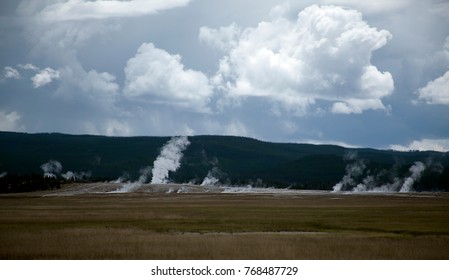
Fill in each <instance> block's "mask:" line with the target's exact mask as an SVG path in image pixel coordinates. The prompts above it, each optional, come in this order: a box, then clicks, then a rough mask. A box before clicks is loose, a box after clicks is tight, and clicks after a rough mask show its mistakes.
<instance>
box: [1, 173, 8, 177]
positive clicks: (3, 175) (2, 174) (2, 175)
mask: <svg viewBox="0 0 449 280" xmlns="http://www.w3.org/2000/svg"><path fill="white" fill-rule="evenodd" d="M6 175H8V172H2V173H0V178H3V177H5V176H6Z"/></svg>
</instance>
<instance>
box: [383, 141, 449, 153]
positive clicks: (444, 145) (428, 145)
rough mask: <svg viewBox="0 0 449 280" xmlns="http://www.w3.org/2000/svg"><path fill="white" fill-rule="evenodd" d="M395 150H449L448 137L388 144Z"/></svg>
mask: <svg viewBox="0 0 449 280" xmlns="http://www.w3.org/2000/svg"><path fill="white" fill-rule="evenodd" d="M390 149H392V150H396V151H412V150H413V151H437V152H448V151H449V139H421V140H415V141H412V142H411V143H410V144H409V145H390Z"/></svg>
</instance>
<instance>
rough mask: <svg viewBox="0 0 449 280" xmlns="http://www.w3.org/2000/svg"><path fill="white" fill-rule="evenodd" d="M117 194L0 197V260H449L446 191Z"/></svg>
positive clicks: (76, 189) (71, 189) (73, 190)
mask: <svg viewBox="0 0 449 280" xmlns="http://www.w3.org/2000/svg"><path fill="white" fill-rule="evenodd" d="M182 187H184V191H183V192H181V193H179V194H178V193H176V192H177V191H173V190H172V191H170V193H169V194H168V193H166V192H168V190H169V188H175V189H177V190H179V189H181V188H182ZM116 188H117V185H114V184H100V185H80V184H76V185H69V186H65V187H64V188H63V189H61V190H58V191H55V192H41V193H28V194H16V195H2V196H0V259H449V194H388V195H387V194H366V195H348V194H331V193H326V192H316V193H314V192H283V193H282V192H281V193H276V192H272V193H258V192H257V191H256V192H255V193H236V194H235V193H234V194H223V193H220V192H219V191H217V189H215V190H214V191H204V190H203V191H199V190H198V189H195V188H198V187H191V186H179V185H170V186H153V187H149V186H147V187H146V189H145V188H143V189H141V190H139V191H137V192H134V193H105V192H109V191H113V190H115V189H116ZM158 188H159V189H158ZM156 189H158V190H159V191H155V190H156Z"/></svg>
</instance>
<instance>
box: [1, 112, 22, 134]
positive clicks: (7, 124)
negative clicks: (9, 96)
mask: <svg viewBox="0 0 449 280" xmlns="http://www.w3.org/2000/svg"><path fill="white" fill-rule="evenodd" d="M21 119H22V116H21V115H20V114H19V113H17V112H15V111H13V112H10V113H5V112H3V111H0V131H23V130H24V127H23V125H21V123H20V122H21Z"/></svg>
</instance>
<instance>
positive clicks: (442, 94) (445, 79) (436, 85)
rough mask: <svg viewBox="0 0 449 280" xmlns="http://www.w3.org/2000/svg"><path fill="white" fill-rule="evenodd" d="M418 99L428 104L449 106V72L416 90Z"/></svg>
mask: <svg viewBox="0 0 449 280" xmlns="http://www.w3.org/2000/svg"><path fill="white" fill-rule="evenodd" d="M418 95H419V99H422V100H425V101H426V102H427V103H428V104H443V105H449V71H447V72H446V73H445V74H444V75H443V76H441V77H439V78H436V79H435V80H433V81H430V82H429V83H427V85H426V86H425V87H423V88H420V89H419V90H418Z"/></svg>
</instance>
